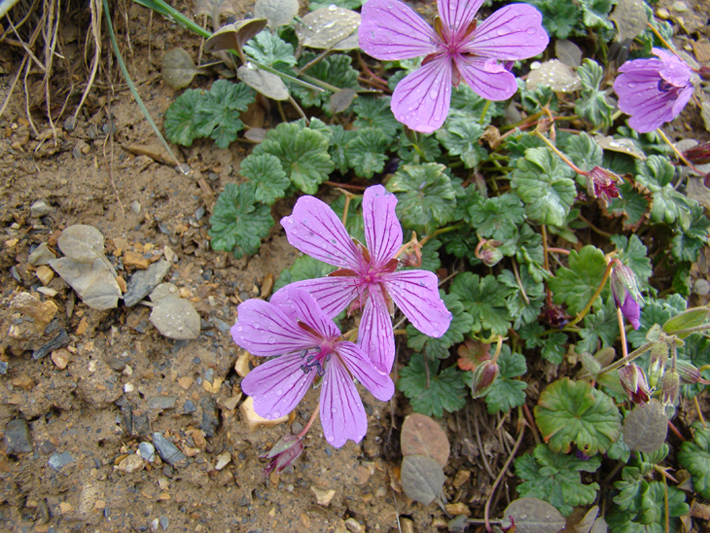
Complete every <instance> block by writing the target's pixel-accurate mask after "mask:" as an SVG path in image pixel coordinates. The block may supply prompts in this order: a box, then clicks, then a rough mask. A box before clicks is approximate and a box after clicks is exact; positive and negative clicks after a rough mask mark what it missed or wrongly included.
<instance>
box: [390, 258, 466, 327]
mask: <svg viewBox="0 0 710 533" xmlns="http://www.w3.org/2000/svg"><path fill="white" fill-rule="evenodd" d="M438 284H439V280H438V278H437V277H436V274H434V273H433V272H429V271H426V270H402V271H399V272H393V273H391V274H388V275H387V276H386V277H385V287H386V290H387V292H388V294H389V295H390V296H391V297H392V300H394V303H395V304H397V307H399V309H400V310H401V311H402V312H403V313H404V316H406V317H407V318H408V319H409V321H410V322H411V323H412V325H413V326H414V327H415V328H417V329H418V330H419V331H421V332H422V333H424V334H425V335H428V336H430V337H441V336H442V335H443V334H444V333H446V331H447V330H448V329H449V324H451V318H452V315H451V312H450V311H449V310H448V309H447V308H446V304H445V303H444V301H443V300H442V299H441V296H439V288H438Z"/></svg>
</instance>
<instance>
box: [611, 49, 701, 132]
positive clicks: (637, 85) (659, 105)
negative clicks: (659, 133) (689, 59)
mask: <svg viewBox="0 0 710 533" xmlns="http://www.w3.org/2000/svg"><path fill="white" fill-rule="evenodd" d="M653 53H654V54H655V55H656V56H657V57H658V59H655V58H653V59H634V60H633V61H627V62H626V63H624V64H623V65H621V67H619V72H621V74H619V75H618V76H617V77H616V79H615V80H614V91H616V94H617V96H618V97H619V109H621V111H623V112H624V113H626V114H627V115H630V116H631V118H630V119H629V126H631V127H632V128H633V129H635V130H636V131H638V132H639V133H648V132H650V131H653V130H655V129H658V128H659V127H660V126H661V125H662V124H663V123H664V122H670V121H671V120H673V119H674V118H675V117H677V116H678V115H679V114H680V112H681V111H683V108H684V107H685V104H687V103H688V100H690V97H691V96H692V95H693V83H692V81H691V78H692V75H693V71H692V70H691V68H690V67H689V66H688V65H687V64H686V63H685V62H684V61H683V60H682V59H679V58H678V57H676V56H675V55H673V54H671V53H670V52H666V51H665V50H662V49H660V48H654V49H653Z"/></svg>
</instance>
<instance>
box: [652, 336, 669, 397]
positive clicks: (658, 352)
mask: <svg viewBox="0 0 710 533" xmlns="http://www.w3.org/2000/svg"><path fill="white" fill-rule="evenodd" d="M666 361H668V344H666V343H665V342H656V343H654V344H653V346H651V358H650V359H649V362H648V382H649V383H650V384H651V387H655V386H656V385H658V382H659V380H660V379H661V377H663V372H664V371H665V368H666Z"/></svg>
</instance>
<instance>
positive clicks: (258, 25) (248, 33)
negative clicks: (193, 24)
mask: <svg viewBox="0 0 710 533" xmlns="http://www.w3.org/2000/svg"><path fill="white" fill-rule="evenodd" d="M265 27H266V19H247V20H238V21H236V22H235V23H233V24H227V25H226V26H222V27H221V28H220V29H219V30H217V31H216V32H214V33H213V34H212V37H210V38H209V39H207V41H205V52H214V51H217V50H236V51H238V52H239V53H240V54H241V51H242V47H243V46H244V45H245V44H246V42H247V41H248V40H249V39H251V38H252V37H254V36H255V35H256V34H257V33H259V32H260V31H261V30H263V29H264V28H265Z"/></svg>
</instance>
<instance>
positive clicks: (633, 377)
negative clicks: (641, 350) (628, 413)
mask: <svg viewBox="0 0 710 533" xmlns="http://www.w3.org/2000/svg"><path fill="white" fill-rule="evenodd" d="M619 379H620V380H621V386H622V387H624V390H625V391H626V394H628V395H629V398H631V401H632V402H634V403H647V402H648V400H649V399H650V396H651V389H650V387H649V386H648V382H647V381H646V374H644V373H643V370H642V369H641V368H639V367H638V366H637V365H636V363H631V364H630V365H626V366H624V367H622V368H620V369H619Z"/></svg>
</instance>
